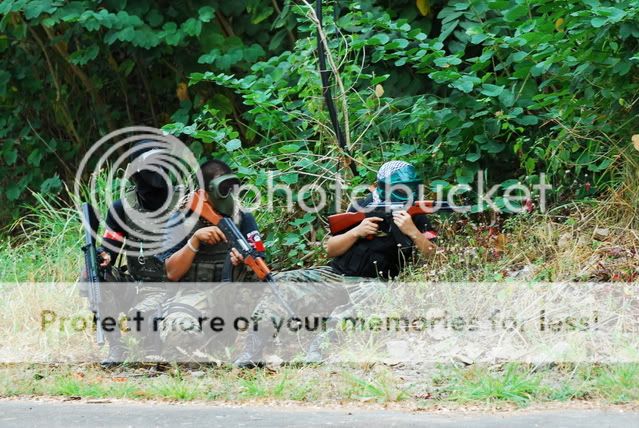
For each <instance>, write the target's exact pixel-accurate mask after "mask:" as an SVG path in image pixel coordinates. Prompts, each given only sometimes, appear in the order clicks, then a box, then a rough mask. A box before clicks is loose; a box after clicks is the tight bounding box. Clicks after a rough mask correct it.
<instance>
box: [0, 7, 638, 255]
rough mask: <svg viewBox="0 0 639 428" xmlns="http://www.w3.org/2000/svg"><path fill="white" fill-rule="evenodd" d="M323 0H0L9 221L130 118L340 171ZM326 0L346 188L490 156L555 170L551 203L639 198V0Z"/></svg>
mask: <svg viewBox="0 0 639 428" xmlns="http://www.w3.org/2000/svg"><path fill="white" fill-rule="evenodd" d="M312 3H313V4H309V3H307V2H306V1H303V0H302V1H295V2H293V1H289V0H271V1H267V0H262V1H260V0H236V1H232V2H229V1H217V0H213V1H210V0H208V1H200V0H188V1H181V0H179V1H171V2H164V1H148V0H137V1H127V0H108V1H100V2H98V1H52V0H2V1H0V55H1V56H0V199H1V200H3V203H2V204H1V205H2V207H3V208H2V210H1V211H2V213H1V214H2V218H3V219H5V220H10V219H15V218H17V216H18V215H20V214H24V211H21V210H20V209H19V207H20V206H23V205H25V204H27V205H33V203H34V199H33V198H34V196H33V192H36V193H41V194H42V195H45V196H44V197H45V199H46V198H48V195H59V197H60V199H61V200H65V199H66V198H68V195H67V192H66V190H65V184H68V183H70V181H71V180H72V179H73V176H74V174H75V171H76V167H77V164H78V162H79V160H80V159H81V157H82V156H83V155H84V153H85V151H86V150H87V148H88V147H90V145H91V144H92V143H94V142H95V141H97V140H98V139H99V138H100V137H101V136H103V135H105V134H106V133H107V132H109V131H111V130H115V129H118V128H120V127H123V126H127V125H151V126H158V127H163V128H164V129H166V130H167V131H169V132H171V133H173V134H175V135H178V136H179V137H180V138H181V139H183V140H184V141H185V142H187V143H188V144H189V145H190V147H191V149H192V150H193V151H194V152H195V154H196V155H197V156H199V157H205V156H216V157H222V158H225V159H227V160H228V161H230V162H231V163H232V164H234V166H235V167H236V168H237V169H238V171H239V172H240V174H241V175H242V176H243V177H245V178H246V179H247V181H250V182H253V183H256V184H257V185H258V186H260V187H264V186H266V183H267V181H268V180H267V171H273V172H274V180H275V183H276V184H277V183H285V184H289V185H292V186H293V187H294V188H295V189H299V188H301V186H303V185H304V184H307V183H311V182H316V183H318V184H324V185H326V184H330V182H331V180H332V178H331V177H330V176H329V175H328V173H329V172H335V171H336V170H338V169H339V170H341V171H343V173H344V174H345V175H348V169H347V168H345V167H343V162H342V161H343V153H342V152H341V151H340V150H339V148H338V147H337V145H336V143H335V139H334V134H333V131H332V129H331V128H330V123H329V120H328V115H327V112H326V108H325V105H324V101H323V99H322V97H321V86H320V79H319V76H318V64H317V57H316V40H315V37H316V34H317V28H316V25H315V23H314V20H313V17H314V12H313V6H314V2H312ZM323 3H324V15H325V27H324V31H325V32H326V34H327V38H328V43H329V45H330V48H331V58H332V60H333V62H334V63H335V64H336V67H337V69H338V71H339V80H334V82H333V83H334V87H333V93H334V95H335V97H336V104H337V106H338V109H339V110H340V117H341V121H342V125H343V126H344V127H345V129H346V130H347V136H348V140H349V147H350V149H351V150H352V152H353V155H354V157H355V159H356V160H357V164H358V169H359V172H360V175H361V177H359V178H357V179H355V180H348V182H349V184H351V185H355V184H358V183H360V182H368V181H372V179H373V177H374V171H375V168H376V167H377V166H379V164H380V163H381V162H383V161H385V160H389V159H394V158H406V159H410V160H411V161H413V162H414V163H416V164H417V165H418V167H419V168H420V170H421V171H422V172H423V173H424V175H425V177H426V178H427V179H428V180H429V182H430V183H432V184H433V185H437V184H443V185H448V184H450V183H472V182H473V181H475V179H476V173H477V171H479V170H482V171H484V174H485V176H486V179H487V181H488V183H490V184H493V183H501V184H504V185H507V184H511V183H513V182H516V181H521V182H522V183H525V184H534V183H536V182H538V180H539V174H540V173H541V172H545V173H547V174H548V175H549V180H550V181H551V182H552V184H553V186H554V191H553V193H552V198H553V201H554V202H555V203H557V202H562V201H565V200H573V199H584V198H585V199H588V198H591V197H595V196H597V195H599V194H601V193H602V192H605V191H608V190H609V189H613V190H616V191H619V190H620V191H621V192H622V193H623V192H629V193H628V195H626V196H625V198H624V201H626V203H627V204H629V206H631V208H632V209H633V210H634V209H635V208H636V201H637V198H635V197H634V192H633V191H634V189H635V188H636V186H634V185H633V183H634V182H635V181H636V168H635V167H636V151H635V148H634V147H633V144H632V140H631V138H632V135H633V134H634V133H635V132H636V131H635V128H634V127H635V125H636V122H637V113H638V106H637V101H638V100H639V93H638V89H639V79H638V78H637V75H638V73H637V70H638V68H637V65H638V62H639V43H638V41H639V21H638V20H637V17H638V15H639V4H638V2H637V1H633V0H616V1H615V0H613V1H599V0H570V1H568V0H554V1H550V0H488V1H484V0H481V1H480V0H451V1H444V0H417V1H412V0H404V1H402V0H399V1H392V2H391V1H369V0H364V1H352V2H344V1H343V2H334V1H326V2H323ZM344 107H347V108H344ZM636 140H637V142H636V145H637V148H639V137H637V138H636ZM302 197H304V198H307V199H312V195H302ZM49 200H50V198H49ZM55 203H56V204H57V203H58V202H55ZM502 204H503V202H502V201H500V200H499V198H497V205H498V206H502ZM323 214H325V213H323ZM258 220H259V221H260V223H261V224H262V228H263V229H265V230H270V229H273V228H272V227H271V226H272V225H274V224H276V223H277V225H278V227H277V231H276V232H272V233H270V234H269V236H268V239H269V241H270V244H271V245H273V246H274V247H273V248H277V249H281V250H284V251H283V252H282V255H283V257H286V258H287V259H289V260H290V259H293V260H300V259H301V257H302V256H303V255H304V254H306V253H308V251H309V250H312V243H313V242H317V241H319V240H321V238H322V236H321V235H322V233H323V232H322V230H323V229H324V227H323V226H324V225H323V223H322V221H323V220H322V217H321V216H320V215H311V214H307V215H300V214H298V213H283V214H282V215H277V216H273V215H261V218H258ZM63 223H64V222H63ZM315 231H318V232H315Z"/></svg>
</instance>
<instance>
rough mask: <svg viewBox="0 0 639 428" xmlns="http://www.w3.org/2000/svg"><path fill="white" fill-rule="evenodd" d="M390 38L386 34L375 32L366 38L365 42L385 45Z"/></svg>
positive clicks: (371, 44)
mask: <svg viewBox="0 0 639 428" xmlns="http://www.w3.org/2000/svg"><path fill="white" fill-rule="evenodd" d="M389 40H390V37H388V35H387V34H383V33H380V34H375V35H374V36H373V37H371V38H369V39H368V42H367V43H366V44H367V45H369V46H378V45H385V44H386V43H388V41H389Z"/></svg>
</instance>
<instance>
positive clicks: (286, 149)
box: [279, 144, 301, 153]
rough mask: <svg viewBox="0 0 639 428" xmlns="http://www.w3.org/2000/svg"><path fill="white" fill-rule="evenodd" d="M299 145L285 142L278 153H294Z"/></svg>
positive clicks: (298, 148)
mask: <svg viewBox="0 0 639 428" xmlns="http://www.w3.org/2000/svg"><path fill="white" fill-rule="evenodd" d="M300 148H301V147H300V146H299V145H298V144H286V145H285V146H282V147H280V148H279V152H280V153H296V152H298V151H299V150H300Z"/></svg>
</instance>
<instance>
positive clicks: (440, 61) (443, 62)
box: [434, 56, 462, 68]
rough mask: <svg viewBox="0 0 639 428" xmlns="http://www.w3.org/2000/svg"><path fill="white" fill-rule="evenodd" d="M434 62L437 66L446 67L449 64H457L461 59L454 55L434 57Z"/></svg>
mask: <svg viewBox="0 0 639 428" xmlns="http://www.w3.org/2000/svg"><path fill="white" fill-rule="evenodd" d="M434 62H435V65H436V66H437V67H444V68H446V67H448V66H450V65H459V64H461V62H462V60H461V59H460V58H458V57H456V56H445V57H442V58H436V59H435V61H434Z"/></svg>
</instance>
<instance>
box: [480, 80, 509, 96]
mask: <svg viewBox="0 0 639 428" xmlns="http://www.w3.org/2000/svg"><path fill="white" fill-rule="evenodd" d="M481 88H482V89H481V93H482V94H484V95H486V96H488V97H498V96H500V95H501V94H502V92H504V87H503V86H497V85H491V84H490V83H484V84H483V85H482V86H481Z"/></svg>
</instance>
